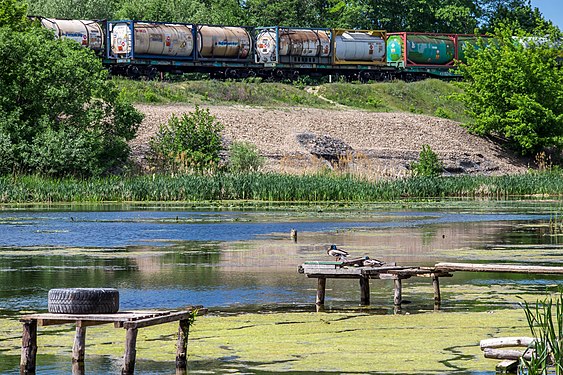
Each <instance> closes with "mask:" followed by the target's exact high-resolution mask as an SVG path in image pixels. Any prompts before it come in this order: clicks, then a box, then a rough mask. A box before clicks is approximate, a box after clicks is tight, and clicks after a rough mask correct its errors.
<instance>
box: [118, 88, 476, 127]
mask: <svg viewBox="0 0 563 375" xmlns="http://www.w3.org/2000/svg"><path fill="white" fill-rule="evenodd" d="M114 81H115V82H116V83H117V85H118V87H120V89H121V91H122V95H124V96H125V97H127V98H128V100H130V101H132V102H135V103H148V104H169V103H182V104H185V103H187V104H193V105H232V104H242V105H251V106H301V107H313V108H334V103H336V104H341V105H343V106H346V107H349V108H351V109H363V110H370V111H377V112H412V113H419V114H426V115H431V116H438V117H444V118H450V119H453V120H457V121H467V120H468V118H467V116H466V115H465V114H464V106H463V104H462V103H461V102H458V101H455V100H453V99H451V96H452V94H458V93H459V92H460V89H459V88H458V87H457V86H455V85H454V84H452V83H449V82H444V81H440V80H436V79H428V80H424V81H420V82H413V83H406V82H403V81H392V82H379V83H370V84H359V83H333V84H323V85H320V86H316V87H313V88H314V89H315V90H308V89H307V88H306V86H305V85H304V84H303V83H301V82H298V83H294V84H284V83H275V82H261V81H260V80H245V81H215V80H199V81H182V82H162V81H132V80H125V79H117V78H116V79H114ZM315 92H317V93H315ZM323 98H324V99H323Z"/></svg>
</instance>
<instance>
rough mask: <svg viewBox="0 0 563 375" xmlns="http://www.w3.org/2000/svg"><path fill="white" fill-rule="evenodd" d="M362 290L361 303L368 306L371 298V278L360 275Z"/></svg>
mask: <svg viewBox="0 0 563 375" xmlns="http://www.w3.org/2000/svg"><path fill="white" fill-rule="evenodd" d="M360 292H361V299H360V304H361V305H363V306H367V305H369V303H370V300H369V278H367V277H365V276H362V277H360Z"/></svg>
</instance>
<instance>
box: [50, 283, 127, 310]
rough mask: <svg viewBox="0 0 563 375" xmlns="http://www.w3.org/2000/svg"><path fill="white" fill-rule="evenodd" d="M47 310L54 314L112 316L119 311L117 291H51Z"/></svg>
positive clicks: (85, 289) (93, 289) (86, 289)
mask: <svg viewBox="0 0 563 375" xmlns="http://www.w3.org/2000/svg"><path fill="white" fill-rule="evenodd" d="M48 310H49V312H50V313H55V314H113V313H116V312H117V311H119V291H118V290H117V289H113V288H66V289H51V290H49V299H48Z"/></svg>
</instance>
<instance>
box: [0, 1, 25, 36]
mask: <svg viewBox="0 0 563 375" xmlns="http://www.w3.org/2000/svg"><path fill="white" fill-rule="evenodd" d="M26 14H27V5H26V4H25V3H20V2H18V1H17V0H0V27H8V28H10V29H12V30H21V29H24V28H25V27H27V26H28V21H27V18H26Z"/></svg>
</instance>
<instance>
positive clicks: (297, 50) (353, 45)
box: [36, 17, 486, 81]
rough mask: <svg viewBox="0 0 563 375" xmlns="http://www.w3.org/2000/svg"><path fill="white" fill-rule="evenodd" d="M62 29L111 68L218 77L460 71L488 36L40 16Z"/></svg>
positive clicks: (404, 75) (376, 76)
mask: <svg viewBox="0 0 563 375" xmlns="http://www.w3.org/2000/svg"><path fill="white" fill-rule="evenodd" d="M36 19H39V21H40V22H41V24H42V26H44V27H46V28H49V29H51V30H53V32H54V33H55V35H56V36H57V37H64V38H70V39H73V40H75V41H77V42H78V43H80V44H81V45H83V46H85V47H88V48H91V49H93V50H94V51H96V53H97V54H99V55H100V57H101V58H102V60H103V63H104V65H105V66H106V67H107V68H108V69H109V71H110V73H111V74H116V75H126V76H129V77H131V78H139V77H142V76H144V77H147V78H149V79H152V78H155V77H157V76H158V75H159V74H160V73H163V72H165V73H175V74H182V73H209V74H210V75H211V77H213V78H246V77H265V78H274V79H296V78H298V77H300V76H304V75H307V76H328V75H330V76H332V77H336V78H338V77H345V78H347V79H358V80H361V81H369V80H384V79H391V78H399V79H404V80H415V79H421V78H426V77H439V78H457V75H456V73H455V70H454V69H452V68H454V62H455V61H456V60H461V61H464V59H465V55H464V50H465V48H466V46H467V45H476V44H477V40H478V38H479V37H482V38H486V37H485V36H475V35H460V34H436V33H413V32H399V33H387V32H386V31H383V30H347V29H326V28H296V27H282V26H273V27H241V26H218V25H201V24H188V23H168V22H145V21H136V20H120V21H107V20H106V21H94V20H90V21H87V20H61V19H49V18H43V17H36Z"/></svg>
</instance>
